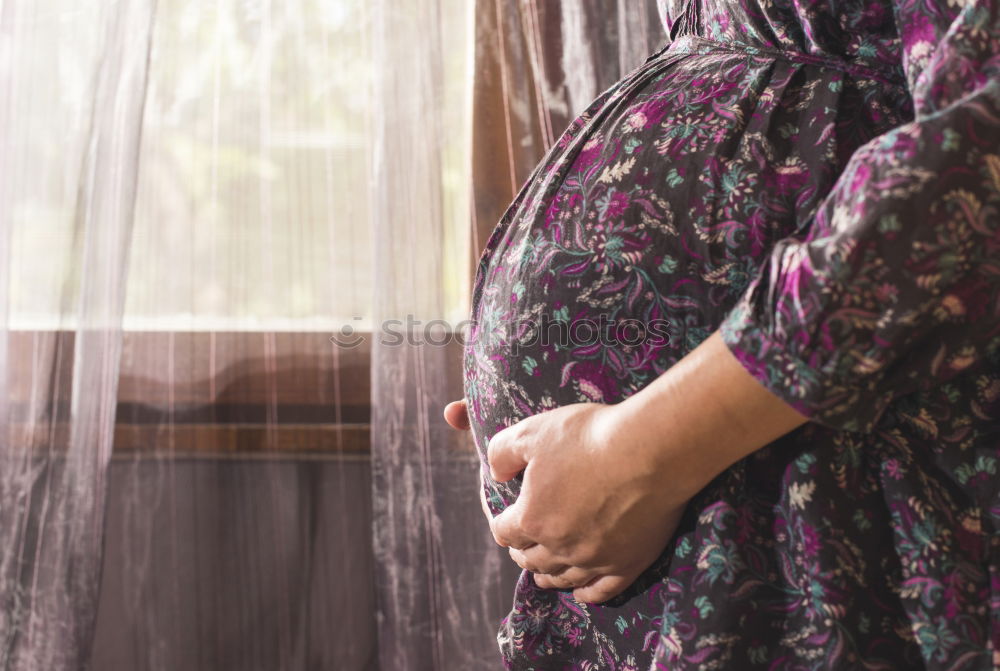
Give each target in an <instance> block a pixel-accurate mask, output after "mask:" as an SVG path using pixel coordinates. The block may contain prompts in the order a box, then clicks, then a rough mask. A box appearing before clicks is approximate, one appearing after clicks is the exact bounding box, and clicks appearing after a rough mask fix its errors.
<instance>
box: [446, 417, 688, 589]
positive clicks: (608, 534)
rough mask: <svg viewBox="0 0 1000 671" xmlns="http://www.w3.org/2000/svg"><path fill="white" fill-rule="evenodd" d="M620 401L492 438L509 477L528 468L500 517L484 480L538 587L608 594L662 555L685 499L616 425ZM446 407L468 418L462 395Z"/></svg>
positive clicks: (534, 421)
mask: <svg viewBox="0 0 1000 671" xmlns="http://www.w3.org/2000/svg"><path fill="white" fill-rule="evenodd" d="M615 407H616V406H607V405H599V404H596V403H580V404H576V405H571V406H566V407H563V408H559V409H557V410H552V411H550V412H546V413H543V414H540V415H536V416H534V417H530V418H528V419H526V420H524V421H523V422H520V423H518V424H516V425H514V426H512V427H510V428H508V429H506V430H504V431H501V432H500V433H498V434H497V435H495V436H494V437H493V439H492V440H491V441H490V445H489V452H488V454H489V460H490V467H491V470H492V472H493V476H494V478H495V479H496V480H499V481H501V482H504V481H506V480H510V479H511V478H513V477H514V476H516V475H517V474H518V473H519V472H520V471H521V470H522V469H525V477H524V481H523V483H522V486H521V495H520V497H519V498H518V499H517V501H516V502H515V503H514V505H512V506H511V507H510V508H508V509H507V510H506V511H504V512H503V513H502V514H500V515H499V516H498V517H497V518H496V519H494V518H493V516H492V514H491V513H490V510H489V508H488V507H487V505H486V499H485V495H484V490H483V489H482V488H480V503H481V505H482V506H483V514H484V515H486V519H487V520H489V521H490V527H491V529H492V530H493V535H494V538H495V539H496V541H497V543H499V544H500V545H502V546H504V547H509V548H510V550H509V552H510V555H511V558H512V559H513V560H514V561H515V562H516V563H517V564H518V565H519V566H520V567H521V568H523V569H526V570H528V571H531V572H532V573H534V574H535V583H536V584H537V585H538V586H539V587H542V588H544V589H551V588H559V589H567V588H575V589H574V592H573V595H574V597H575V598H576V599H578V600H580V601H590V602H600V601H606V600H607V599H610V598H612V597H613V596H615V595H616V594H618V593H620V592H621V591H623V590H624V589H625V588H626V587H628V586H629V585H630V584H631V583H632V582H633V581H634V580H635V579H636V578H637V577H638V576H639V574H640V573H641V572H642V571H643V570H644V569H645V568H646V567H647V566H649V565H650V564H652V563H653V561H655V559H656V558H657V556H659V554H660V552H661V551H662V550H663V547H664V546H665V545H666V543H667V541H668V540H669V539H670V536H671V535H672V534H673V532H674V529H675V528H676V526H677V523H678V521H679V520H680V516H681V513H682V512H683V507H684V506H683V503H684V502H683V501H679V500H675V499H674V498H672V497H671V496H670V491H669V490H668V488H665V487H663V479H662V478H663V476H662V475H658V474H657V473H656V472H655V471H654V468H653V464H652V463H651V461H650V460H649V459H647V458H645V457H644V456H643V455H642V454H641V453H639V451H638V450H632V451H631V454H630V450H629V447H630V446H632V447H636V443H635V439H636V438H637V437H638V436H637V435H630V432H629V431H628V428H627V427H616V426H615V424H614V422H615V419H614V413H615ZM444 416H445V420H446V421H447V422H448V424H450V425H451V426H452V427H453V428H455V429H459V430H467V429H468V428H469V417H468V409H467V406H466V403H465V401H464V400H462V401H455V402H453V403H449V404H448V406H447V407H446V408H445V410H444ZM632 433H636V432H632ZM529 464H530V467H529Z"/></svg>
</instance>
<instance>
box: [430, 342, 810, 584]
mask: <svg viewBox="0 0 1000 671" xmlns="http://www.w3.org/2000/svg"><path fill="white" fill-rule="evenodd" d="M445 416H446V418H447V419H448V422H449V423H450V424H451V425H452V426H454V427H455V428H463V429H464V428H468V414H467V411H466V408H465V405H464V401H459V402H457V403H452V404H450V405H449V406H448V408H447V409H446V411H445ZM805 421H806V418H805V417H804V416H802V415H800V414H799V413H798V412H796V411H795V410H794V409H793V408H791V407H790V406H788V405H786V404H785V403H784V402H783V401H782V400H781V399H779V398H778V397H777V396H775V395H774V394H772V393H771V392H769V391H767V390H766V389H765V388H764V387H763V386H761V385H760V383H758V382H757V380H755V379H754V378H753V377H752V376H751V375H750V374H749V373H747V372H746V371H745V370H744V369H743V367H742V366H741V365H740V363H739V362H738V361H737V360H736V359H735V358H734V357H733V356H732V354H731V353H730V352H729V349H728V348H727V347H726V346H725V344H724V343H723V342H722V339H721V337H720V336H719V334H717V333H716V334H714V335H712V336H711V337H709V338H708V339H707V340H706V341H705V342H704V343H702V344H701V345H699V346H698V347H697V348H696V349H695V350H694V351H692V352H691V353H689V354H688V355H687V356H685V357H684V358H683V359H682V360H681V361H679V362H678V363H677V364H676V365H674V366H673V367H672V368H670V370H668V371H667V372H666V373H664V374H663V375H661V376H660V377H659V378H658V379H657V380H655V381H654V382H653V383H652V384H650V385H649V386H647V387H646V388H645V389H643V390H642V391H640V392H638V393H637V394H635V395H633V396H631V397H629V398H628V399H626V400H625V401H623V402H621V403H619V404H617V405H598V404H593V403H580V404H574V405H569V406H564V407H562V408H558V409H556V410H551V411H549V412H545V413H542V414H539V415H535V416H533V417H529V418H528V419H525V420H524V421H522V422H519V423H517V424H515V425H513V426H511V427H509V428H507V429H504V430H503V431H501V432H499V433H498V434H496V435H495V436H493V438H492V439H491V440H490V444H489V447H488V451H487V456H488V460H489V464H490V468H491V470H492V472H493V477H494V478H495V479H497V480H500V481H506V480H510V479H511V478H513V477H514V476H516V475H517V474H518V473H519V472H521V471H522V470H523V471H524V480H523V482H522V485H521V491H520V494H519V496H518V499H517V501H515V503H514V504H513V505H512V506H510V507H509V508H508V509H507V510H505V511H504V512H503V513H501V514H500V515H498V516H497V517H496V518H495V519H491V521H490V526H491V529H492V530H493V537H494V538H495V539H496V541H497V542H498V543H500V544H501V545H504V546H506V547H509V548H510V554H511V557H512V558H513V559H514V561H515V562H517V563H518V565H520V566H521V567H522V568H525V569H527V570H529V571H532V572H534V573H535V574H536V575H535V582H536V583H537V584H538V585H539V586H540V587H543V588H549V587H559V588H567V587H574V588H575V589H574V591H573V596H574V597H575V598H576V599H577V600H579V601H587V602H601V601H606V600H607V599H610V598H612V597H613V596H615V595H617V594H619V593H620V592H622V591H623V590H624V589H625V588H626V587H628V585H629V584H630V583H631V582H632V581H633V580H634V579H635V578H636V577H638V575H639V574H640V573H641V572H642V571H643V570H644V569H645V568H646V567H647V566H649V565H650V564H651V563H652V562H653V561H655V559H656V557H657V556H659V554H660V552H662V550H663V548H664V547H665V545H666V543H667V542H668V541H669V539H670V537H671V535H672V534H673V532H674V530H675V529H676V527H677V524H678V522H679V520H680V516H681V514H682V512H683V509H684V506H685V505H686V502H687V501H688V500H689V499H690V498H691V497H692V496H693V495H694V494H696V493H697V492H698V491H699V490H700V489H701V488H702V487H704V486H705V485H706V484H708V483H709V482H710V481H711V480H712V479H713V478H714V477H715V476H716V475H718V474H719V473H721V472H722V471H723V470H725V469H726V468H728V467H729V466H731V465H732V464H733V463H735V462H736V461H738V460H739V459H741V458H743V457H745V456H747V455H748V454H750V453H752V452H754V451H756V450H758V449H759V448H761V447H763V446H764V445H766V444H767V443H769V442H771V441H773V440H774V439H776V438H778V437H779V436H782V435H784V434H786V433H788V432H789V431H791V430H792V429H794V428H796V427H797V426H800V425H801V424H803V423H805ZM484 509H485V503H484ZM484 512H486V513H487V517H488V518H489V517H490V516H489V511H488V510H484Z"/></svg>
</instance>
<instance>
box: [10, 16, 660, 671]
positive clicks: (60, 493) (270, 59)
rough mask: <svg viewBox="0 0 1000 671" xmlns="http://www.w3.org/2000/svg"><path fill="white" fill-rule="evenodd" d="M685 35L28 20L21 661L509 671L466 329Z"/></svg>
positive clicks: (586, 20)
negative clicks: (502, 233)
mask: <svg viewBox="0 0 1000 671" xmlns="http://www.w3.org/2000/svg"><path fill="white" fill-rule="evenodd" d="M661 42H662V37H661V29H660V27H659V25H658V21H657V19H656V11H655V7H653V6H651V3H634V4H631V3H627V2H626V0H618V1H617V2H616V3H612V2H598V1H597V0H565V1H564V2H549V1H548V0H475V1H473V0H414V1H413V2H406V3H399V2H389V1H388V0H373V1H364V0H283V1H282V2H272V1H270V0H200V1H198V2H194V1H192V0H0V667H2V668H4V669H11V670H15V671H22V670H23V671H28V670H31V671H37V670H39V669H45V670H46V671H49V670H52V671H59V670H62V669H82V668H88V667H89V668H92V669H100V670H102V671H104V670H108V671H116V670H118V669H122V670H126V669H127V670H128V671H144V670H147V669H148V670H156V671H160V670H162V671H174V670H176V669H186V670H187V669H191V670H198V669H205V670H206V671H208V670H212V671H224V670H226V669H234V670H235V669H239V670H240V671H245V670H248V669H261V670H274V669H338V670H340V669H344V670H352V669H359V670H360V669H364V670H368V669H433V670H434V671H440V670H447V669H455V670H456V671H458V670H462V671H466V670H471V669H493V668H496V666H497V663H498V658H497V653H496V647H495V641H494V633H495V630H496V626H497V623H498V621H499V618H500V617H502V616H503V614H504V613H505V611H506V609H507V607H508V604H509V599H510V594H511V589H512V578H513V575H514V573H513V571H514V569H515V567H514V566H513V565H512V564H510V563H509V561H508V560H507V559H506V557H505V555H504V554H503V553H501V552H500V551H499V550H498V549H497V548H496V547H495V546H494V545H493V544H492V542H491V541H490V539H489V535H488V531H487V528H486V525H485V523H484V521H483V520H482V518H481V512H480V510H479V503H478V496H477V489H476V488H477V483H476V473H477V467H476V462H475V456H474V454H473V453H472V451H471V449H470V445H469V443H468V441H467V440H466V439H465V438H464V437H462V436H460V435H457V434H455V433H453V432H451V431H449V430H446V428H445V427H444V426H443V423H442V422H441V421H440V419H439V418H440V408H441V407H442V406H443V405H444V403H445V402H446V401H448V400H452V399H454V398H458V397H460V395H461V380H460V378H459V368H460V366H459V364H460V356H461V346H460V343H459V342H458V341H457V340H456V339H455V338H454V337H448V336H449V331H450V328H451V327H452V326H453V325H455V324H457V323H458V322H459V321H460V320H461V319H463V318H464V317H465V314H466V311H467V309H468V306H467V300H468V287H469V284H470V280H471V277H470V276H469V273H470V272H471V268H472V264H471V262H470V261H471V260H472V259H473V258H474V257H475V256H476V255H477V254H478V250H479V247H480V246H481V245H482V244H483V243H484V241H485V238H484V236H485V235H486V234H488V232H489V229H490V228H491V227H492V223H493V222H494V221H495V220H496V219H497V218H498V217H499V215H500V213H501V212H502V209H503V208H504V207H505V206H506V204H507V202H509V200H510V198H511V196H512V195H513V192H514V191H515V190H516V188H517V187H519V186H520V182H521V181H522V180H524V179H525V178H526V177H527V175H528V173H529V172H530V169H531V168H532V167H533V166H534V163H535V162H536V161H537V160H538V159H539V158H540V156H541V154H542V153H543V152H544V150H545V149H546V147H547V146H548V145H549V144H550V143H551V142H553V141H554V138H555V137H556V136H557V135H558V133H559V132H560V131H561V130H562V128H563V127H564V126H565V125H566V124H567V123H568V121H569V120H570V118H571V117H572V115H573V114H574V112H575V111H577V110H579V109H580V108H582V107H583V106H584V105H585V104H586V102H588V101H589V99H590V98H591V97H592V96H593V95H595V94H596V93H598V92H599V91H600V90H601V89H603V88H604V87H606V86H608V85H610V84H611V83H612V82H613V81H614V80H615V79H617V78H618V77H619V76H620V75H621V73H622V71H623V70H626V69H629V68H631V67H633V66H634V65H637V64H638V63H640V62H641V61H642V59H643V58H644V57H645V56H646V55H648V53H649V52H651V51H652V50H653V49H654V48H656V47H657V46H659V45H660V43H661ZM393 320H397V321H398V323H399V325H396V324H397V321H393ZM434 320H441V322H439V323H437V324H436V325H434V324H430V323H431V322H433V321H434ZM407 324H409V327H407V326H406V325H407ZM428 324H430V326H428ZM387 325H388V326H387ZM387 329H388V330H387ZM387 332H391V333H395V334H399V333H402V334H404V335H406V336H408V337H404V338H402V339H401V340H402V342H401V343H396V342H395V340H396V338H394V337H389V338H383V336H385V335H386V333H387ZM428 339H430V340H433V342H428ZM445 341H447V343H445Z"/></svg>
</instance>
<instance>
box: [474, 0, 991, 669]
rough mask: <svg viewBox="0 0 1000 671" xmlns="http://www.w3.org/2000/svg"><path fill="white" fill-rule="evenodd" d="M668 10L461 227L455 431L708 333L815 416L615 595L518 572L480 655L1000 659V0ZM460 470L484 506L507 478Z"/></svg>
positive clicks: (606, 665)
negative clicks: (477, 255) (520, 171)
mask: <svg viewBox="0 0 1000 671" xmlns="http://www.w3.org/2000/svg"><path fill="white" fill-rule="evenodd" d="M663 15H664V19H665V24H666V28H667V29H668V31H669V32H670V34H671V41H670V42H669V44H668V46H667V48H665V49H664V50H663V51H661V52H659V53H657V54H655V55H653V56H652V57H650V59H649V60H647V62H646V63H645V64H644V65H643V66H642V67H640V68H639V69H637V70H636V71H635V72H633V73H631V74H630V75H628V76H627V77H626V78H625V79H623V80H622V81H621V82H619V83H618V84H616V85H615V86H613V87H612V88H611V89H609V90H608V91H606V92H604V93H603V94H602V95H601V96H599V97H598V99H597V100H595V101H594V102H593V103H592V104H591V106H590V107H589V108H588V109H587V110H586V111H585V112H584V113H583V114H582V115H581V116H580V117H579V118H578V119H577V120H576V121H575V122H574V123H573V124H571V126H570V128H569V129H567V131H566V132H565V134H564V135H563V136H562V138H561V139H560V140H559V141H558V142H557V143H556V145H555V146H553V148H552V149H551V151H550V152H549V154H548V155H547V156H546V158H545V159H544V160H543V161H542V163H541V164H540V165H539V166H538V168H537V169H536V170H535V172H534V174H533V175H532V177H531V178H530V179H529V180H528V182H527V183H526V184H525V186H524V187H523V188H522V190H521V192H520V193H519V194H518V196H517V198H516V200H515V201H514V203H513V204H512V205H511V207H510V208H509V209H508V211H507V212H506V213H505V215H504V217H503V218H502V219H501V221H500V223H499V225H498V226H497V228H496V230H495V232H494V234H493V236H492V237H491V239H490V241H489V243H488V244H487V247H486V250H485V252H484V253H483V256H482V259H481V261H480V264H479V268H478V272H477V277H476V284H475V288H474V294H473V318H474V321H475V326H474V328H473V330H472V332H471V333H470V336H471V337H470V341H469V345H468V347H467V349H466V360H465V375H466V394H467V397H468V399H469V402H470V408H471V417H472V422H473V433H474V436H475V438H476V443H477V446H478V448H479V449H480V452H481V453H482V452H484V451H485V448H486V445H487V444H488V441H489V438H490V437H491V436H492V435H493V434H495V433H496V432H498V431H499V430H501V429H503V428H505V427H506V426H509V425H511V424H514V423H516V422H517V421H519V420H521V419H523V418H525V417H528V416H530V415H532V414H535V413H538V412H543V411H545V410H547V409H551V408H554V407H558V406H561V405H565V404H569V403H575V402H581V401H593V402H600V403H616V402H618V401H621V400H623V399H624V398H627V397H628V396H629V395H631V394H633V393H635V392H636V391H638V390H639V389H641V388H642V387H644V386H645V385H646V384H648V383H649V382H650V381H651V380H653V379H654V378H655V377H656V376H657V375H659V374H661V373H662V372H663V371H665V370H666V369H668V368H669V367H670V366H671V365H673V364H674V363H675V362H676V361H677V360H679V359H680V358H681V357H683V356H684V355H685V354H686V353H687V352H689V351H690V350H691V349H692V348H694V347H696V346H697V345H698V344H699V343H700V342H701V341H702V340H704V339H705V338H706V337H707V336H708V335H709V334H710V333H712V332H713V331H715V330H718V329H721V331H722V334H723V337H724V339H725V341H726V343H727V344H728V346H729V347H730V349H731V350H732V352H733V353H734V354H735V355H736V357H737V358H738V359H739V360H740V361H741V363H742V364H743V365H744V366H745V367H746V369H747V370H748V371H749V372H750V373H751V374H753V375H754V376H755V377H756V378H757V379H758V380H759V381H760V382H761V383H762V384H763V385H765V386H766V387H767V388H769V389H770V390H771V391H773V392H774V393H775V394H777V395H778V396H780V397H781V398H783V399H784V400H785V401H786V402H788V403H790V404H792V405H793V406H794V407H796V408H797V409H798V410H800V411H801V412H803V413H804V414H806V415H808V416H809V417H810V418H811V419H813V420H814V421H813V422H810V423H809V424H807V425H805V426H804V427H802V428H800V429H799V430H797V431H795V432H793V433H791V434H789V435H787V436H785V437H784V438H782V439H780V440H778V441H776V442H775V443H772V444H770V445H768V446H766V447H764V448H763V449H761V450H759V451H757V452H756V453H754V454H753V455H751V456H750V457H748V458H746V459H744V460H742V461H741V462H739V463H737V464H735V465H734V466H732V467H731V468H729V469H728V470H727V471H725V472H724V473H722V474H721V475H720V476H719V477H718V478H716V479H715V480H714V481H713V482H712V483H710V484H709V485H708V486H707V487H706V488H705V489H703V490H702V491H701V492H700V493H699V494H698V495H697V496H696V497H695V499H694V500H693V501H692V502H691V504H690V506H689V508H688V511H687V513H686V515H685V518H684V520H683V521H682V523H681V526H680V528H679V529H678V531H677V533H676V534H675V536H674V538H673V539H672V541H671V543H670V544H669V546H668V547H667V548H665V549H664V553H663V555H662V556H661V558H660V559H659V560H658V561H657V562H656V564H655V565H654V566H652V567H650V568H649V570H647V571H646V573H645V574H644V575H643V576H642V577H641V578H640V579H639V581H637V583H636V584H635V585H633V586H632V587H631V588H630V589H629V590H628V591H627V592H626V593H625V594H623V595H622V596H621V597H618V598H616V599H614V600H613V601H611V602H609V603H607V604H603V605H585V604H578V603H576V602H575V601H574V600H573V599H572V598H571V597H570V596H569V595H568V594H567V593H565V592H560V591H556V590H542V589H539V588H537V587H536V586H535V584H534V582H533V580H532V578H531V576H530V574H527V573H525V574H523V575H522V576H521V580H520V582H519V584H518V587H517V590H516V594H515V595H514V602H513V608H512V611H511V613H510V615H509V616H508V617H507V618H505V620H504V622H503V624H502V625H501V629H500V632H499V637H498V640H499V643H500V648H501V652H502V655H503V658H504V661H505V664H506V666H507V668H509V669H524V670H531V669H538V670H540V669H559V670H563V669H565V670H570V669H572V670H577V671H592V670H597V669H614V670H618V671H621V670H626V669H629V670H630V669H643V670H645V669H650V668H652V669H671V670H679V669H816V670H819V669H855V668H865V669H942V670H943V669H954V670H957V669H981V668H995V667H997V666H1000V652H998V650H1000V535H998V532H997V529H998V526H1000V484H998V483H1000V477H998V467H1000V464H998V461H1000V448H998V447H997V446H998V445H1000V56H998V55H997V54H1000V4H997V3H995V2H994V1H993V0H893V1H889V0H885V1H876V0H838V1H837V2H833V3H828V2H818V1H817V0H781V1H778V0H700V1H699V0H683V1H682V0H676V1H675V2H668V3H667V4H666V5H665V6H664V8H663ZM653 323H662V324H664V325H665V327H664V331H663V332H662V333H660V334H659V335H660V336H662V337H654V338H646V339H644V340H641V341H633V340H629V339H628V338H624V337H617V338H611V339H604V340H601V339H599V338H597V339H595V338H590V339H588V338H585V337H579V336H580V335H581V333H582V331H586V330H587V329H592V328H593V325H594V324H597V325H599V326H598V329H597V331H596V333H612V334H615V335H618V336H621V335H622V334H623V333H624V332H625V331H626V330H627V329H626V328H625V326H623V325H626V324H631V325H634V324H640V325H649V324H653ZM606 325H610V326H609V327H606ZM550 327H551V328H550ZM583 327H587V328H583ZM561 329H562V331H561ZM574 329H576V330H577V331H576V336H577V337H575V338H571V339H566V338H562V337H560V336H559V334H560V333H562V332H569V333H573V332H574ZM601 329H604V330H603V331H602V330H601ZM608 329H610V330H608ZM545 332H547V334H548V335H549V336H550V337H542V336H543V333H545ZM552 333H555V336H554V337H552ZM591 334H592V335H593V334H594V332H593V331H591ZM484 486H485V488H486V494H487V500H488V503H489V505H490V507H491V509H492V510H493V512H494V513H496V512H499V511H500V510H502V509H503V508H504V507H505V506H506V505H508V504H509V503H510V502H511V501H512V500H513V499H514V498H516V496H517V493H518V483H517V481H514V482H511V483H503V484H501V483H496V482H493V481H491V480H490V479H489V477H488V475H487V476H485V477H484Z"/></svg>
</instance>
